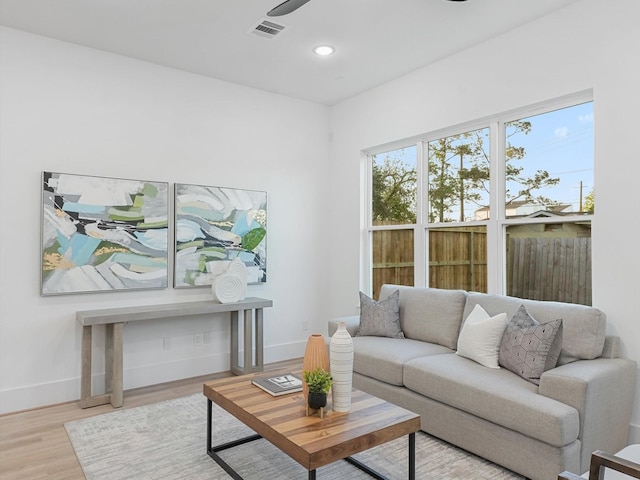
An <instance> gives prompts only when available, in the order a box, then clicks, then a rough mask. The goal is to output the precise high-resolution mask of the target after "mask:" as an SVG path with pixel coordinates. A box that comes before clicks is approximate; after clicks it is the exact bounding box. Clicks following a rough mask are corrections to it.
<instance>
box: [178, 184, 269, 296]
mask: <svg viewBox="0 0 640 480" xmlns="http://www.w3.org/2000/svg"><path fill="white" fill-rule="evenodd" d="M175 215H176V231H175V245H176V252H175V267H174V286H175V287H176V288H180V287H194V286H202V285H211V283H212V282H213V279H214V278H215V277H216V276H218V275H220V274H221V273H223V272H224V271H225V270H226V269H227V267H228V266H229V264H230V262H231V261H232V260H234V259H236V258H238V259H240V260H241V261H242V262H243V263H244V264H245V266H246V268H247V283H261V282H266V281H267V247H266V244H267V192H261V191H257V190H242V189H237V188H224V187H208V186H203V185H187V184H182V183H176V184H175Z"/></svg>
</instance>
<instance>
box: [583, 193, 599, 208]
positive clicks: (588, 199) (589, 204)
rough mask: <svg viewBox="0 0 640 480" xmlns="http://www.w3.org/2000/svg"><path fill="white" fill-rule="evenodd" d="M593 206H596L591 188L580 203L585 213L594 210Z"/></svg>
mask: <svg viewBox="0 0 640 480" xmlns="http://www.w3.org/2000/svg"><path fill="white" fill-rule="evenodd" d="M595 206H596V197H595V193H594V192H593V190H591V192H589V193H588V194H587V195H586V196H585V197H584V203H583V204H582V211H583V212H586V213H593V212H594V211H595Z"/></svg>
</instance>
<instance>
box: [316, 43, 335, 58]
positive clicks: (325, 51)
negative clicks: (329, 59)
mask: <svg viewBox="0 0 640 480" xmlns="http://www.w3.org/2000/svg"><path fill="white" fill-rule="evenodd" d="M335 51H336V49H335V48H333V47H331V46H329V45H319V46H317V47H316V48H314V49H313V53H315V54H316V55H320V56H321V57H326V56H327V55H331V54H332V53H333V52H335Z"/></svg>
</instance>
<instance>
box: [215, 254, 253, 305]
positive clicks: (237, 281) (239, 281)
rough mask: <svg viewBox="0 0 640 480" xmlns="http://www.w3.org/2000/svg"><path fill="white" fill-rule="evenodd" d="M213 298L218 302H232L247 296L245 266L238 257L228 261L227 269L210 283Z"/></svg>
mask: <svg viewBox="0 0 640 480" xmlns="http://www.w3.org/2000/svg"><path fill="white" fill-rule="evenodd" d="M211 293H213V298H214V299H215V300H216V301H218V302H220V303H233V302H239V301H240V300H244V299H245V297H246V296H247V267H246V266H245V264H244V263H242V261H240V260H239V259H237V258H236V259H234V260H233V261H232V262H230V263H229V265H228V266H227V269H226V270H225V271H224V272H223V273H222V274H220V275H218V276H216V277H215V278H214V279H213V282H212V283H211Z"/></svg>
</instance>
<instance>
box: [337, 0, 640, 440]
mask: <svg viewBox="0 0 640 480" xmlns="http://www.w3.org/2000/svg"><path fill="white" fill-rule="evenodd" d="M638 19H640V2H638V1H637V0H613V1H608V2H601V1H599V0H583V1H580V2H577V3H575V4H572V5H570V6H569V7H567V8H565V9H563V10H561V11H559V12H557V13H554V14H552V15H550V16H547V17H544V18H541V19H539V20H538V21H536V22H533V23H531V24H528V25H526V26H524V27H521V28H518V29H515V30H513V31H511V32H509V33H507V34H505V35H501V36H499V37H496V38H494V39H492V40H491V41H488V42H485V43H482V44H480V45H477V46H476V47H474V48H471V49H469V50H466V51H464V52H461V53H459V54H457V55H454V56H451V57H448V58H446V59H444V60H442V61H440V62H437V63H435V64H433V65H431V66H428V67H426V68H423V69H421V70H418V71H416V72H414V73H412V74H410V75H407V76H406V77H403V78H401V79H398V80H396V81H392V82H389V83H387V84H385V85H383V86H381V87H379V88H376V89H374V90H371V91H369V92H366V93H364V94H362V95H360V96H358V97H355V98H353V99H350V100H348V101H345V102H343V103H341V104H339V105H337V106H335V107H334V108H333V109H332V120H331V129H332V134H333V137H332V138H333V140H332V145H331V165H330V170H332V171H335V172H338V171H339V172H340V175H336V176H335V177H334V178H333V182H334V185H335V189H336V191H339V192H341V193H340V195H337V196H335V197H334V198H333V201H332V204H331V205H330V206H329V208H328V212H329V213H328V217H327V225H328V227H327V229H326V230H327V231H328V232H332V234H335V232H340V242H330V241H329V239H328V240H327V242H326V244H327V245H330V248H331V250H330V251H329V252H328V257H329V258H331V259H332V262H331V264H329V265H328V266H327V274H329V273H330V272H339V275H335V274H334V275H333V276H332V278H333V279H335V280H336V281H335V282H332V283H331V284H330V285H331V288H330V291H329V295H328V300H329V301H328V302H327V303H328V305H329V308H330V309H331V310H330V314H331V315H334V316H337V315H351V314H355V313H356V312H355V305H357V303H358V297H357V295H358V291H357V287H356V286H357V285H358V282H359V278H360V277H359V269H358V264H357V263H356V262H355V261H354V257H355V256H356V255H357V252H358V251H359V239H360V231H359V225H360V201H361V200H360V192H359V191H357V190H356V189H355V188H354V187H355V185H358V182H359V181H360V152H361V150H363V149H366V148H370V147H374V146H377V145H381V144H384V143H387V142H391V141H396V140H400V139H403V138H407V137H413V136H415V135H419V134H421V133H425V132H430V131H435V130H438V129H441V128H446V127H450V126H453V125H457V124H461V123H465V122H469V121H472V120H475V119H479V118H482V117H485V116H488V115H491V114H496V113H500V112H504V111H508V110H511V109H514V108H519V107H523V106H526V105H530V104H534V103H537V102H541V101H544V100H548V99H553V98H556V97H560V96H563V95H567V94H571V93H575V92H579V91H582V90H586V89H593V91H594V101H595V107H594V108H595V142H596V146H595V154H596V159H595V182H596V183H595V190H596V202H597V212H596V216H595V218H594V222H593V257H592V261H593V292H594V305H595V306H597V307H599V308H601V309H602V310H603V311H605V312H606V314H607V316H608V321H609V326H608V330H609V333H612V334H617V335H620V336H621V337H622V339H623V342H624V347H625V355H626V356H628V357H630V358H633V359H634V360H636V361H638V362H640V315H639V314H638V311H639V310H638V300H637V299H638V277H639V276H640V253H639V251H638V248H637V246H636V243H637V241H636V240H635V236H634V235H635V233H637V232H638V228H637V226H636V222H635V218H634V214H636V213H637V212H638V211H640V194H639V193H638V192H639V188H640V187H639V184H638V182H639V179H640V160H639V159H638V147H637V137H638V133H637V131H638V128H637V115H638V112H640V93H639V85H640V29H639V28H638ZM380 67H381V68H384V65H381V66H380ZM615 394H616V392H611V395H615ZM631 423H632V431H631V435H630V440H632V441H634V442H635V443H638V442H640V378H639V379H638V381H637V382H636V396H635V401H634V411H633V417H632V422H631Z"/></svg>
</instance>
